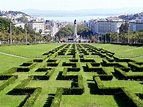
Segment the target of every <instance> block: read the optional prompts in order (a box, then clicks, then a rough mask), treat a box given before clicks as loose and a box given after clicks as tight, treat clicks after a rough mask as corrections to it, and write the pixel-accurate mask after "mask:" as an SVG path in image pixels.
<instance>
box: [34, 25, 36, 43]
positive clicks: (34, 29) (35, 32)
mask: <svg viewBox="0 0 143 107" xmlns="http://www.w3.org/2000/svg"><path fill="white" fill-rule="evenodd" d="M34 31H35V35H34V36H35V39H34V42H35V43H36V27H35V28H34Z"/></svg>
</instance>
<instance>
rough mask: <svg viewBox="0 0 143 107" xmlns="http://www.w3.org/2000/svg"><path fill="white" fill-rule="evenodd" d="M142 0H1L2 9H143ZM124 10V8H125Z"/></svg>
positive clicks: (0, 7)
mask: <svg viewBox="0 0 143 107" xmlns="http://www.w3.org/2000/svg"><path fill="white" fill-rule="evenodd" d="M142 4H143V1H142V0H49V1H47V0H41V1H40V0H10V1H9V0H0V10H6V11H9V10H13V11H21V10H24V9H38V10H64V11H70V10H86V9H127V8H128V9H130V11H131V12H132V11H133V10H134V9H136V11H143V7H142ZM123 11H124V10H123Z"/></svg>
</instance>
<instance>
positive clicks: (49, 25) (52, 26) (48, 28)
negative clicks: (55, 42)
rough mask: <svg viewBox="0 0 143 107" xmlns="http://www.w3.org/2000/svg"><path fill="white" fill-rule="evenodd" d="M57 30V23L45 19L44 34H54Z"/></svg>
mask: <svg viewBox="0 0 143 107" xmlns="http://www.w3.org/2000/svg"><path fill="white" fill-rule="evenodd" d="M58 31H59V24H58V23H56V22H54V21H51V20H46V21H45V31H44V32H45V34H46V35H48V34H49V35H51V36H52V37H54V36H55V34H56V33H57V32H58Z"/></svg>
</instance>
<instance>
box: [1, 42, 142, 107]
mask: <svg viewBox="0 0 143 107" xmlns="http://www.w3.org/2000/svg"><path fill="white" fill-rule="evenodd" d="M41 54H42V53H41ZM42 55H43V57H42V58H35V59H33V60H30V61H28V62H24V63H23V64H21V65H19V67H13V68H11V69H9V70H7V71H5V72H4V73H2V74H0V95H1V97H0V106H1V107H16V106H17V107H69V106H70V107H74V106H75V107H143V62H136V61H134V60H131V59H128V58H119V57H117V56H115V53H113V52H110V51H109V50H106V49H102V48H96V47H94V46H92V45H89V44H63V45H61V46H58V47H57V48H55V49H52V50H51V51H48V52H45V53H43V54H42ZM9 98H11V102H10V100H9ZM110 98H113V99H112V100H110ZM89 99H90V100H89ZM99 99H100V100H99ZM108 100H109V101H108Z"/></svg>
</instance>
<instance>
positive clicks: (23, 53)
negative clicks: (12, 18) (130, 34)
mask: <svg viewBox="0 0 143 107" xmlns="http://www.w3.org/2000/svg"><path fill="white" fill-rule="evenodd" d="M60 45H62V44H58V43H56V44H54V43H49V44H37V45H16V46H1V47H0V52H3V53H8V54H6V55H5V54H0V73H1V72H4V71H5V70H7V69H9V68H11V67H15V66H19V65H20V64H22V63H24V62H26V61H32V59H34V58H41V59H43V62H32V64H35V66H34V67H33V68H31V69H30V70H29V71H28V72H17V71H15V73H13V74H12V75H18V78H17V79H16V80H15V81H14V82H13V83H12V84H10V85H9V86H7V87H6V88H4V90H0V96H1V97H0V106H2V107H15V106H19V104H20V103H21V102H22V101H23V100H24V98H25V97H26V96H25V95H9V94H7V93H8V92H10V91H11V90H13V89H14V88H15V87H16V86H17V85H20V84H21V82H22V81H23V80H25V79H27V78H28V77H29V76H31V75H36V76H41V75H42V76H45V75H46V74H47V73H49V72H48V71H46V72H43V71H42V72H36V70H37V69H38V68H55V70H54V72H53V74H52V75H51V76H50V79H49V80H40V79H35V80H34V79H33V80H31V81H29V83H27V84H26V86H25V87H26V88H27V87H30V88H33V87H34V88H35V87H41V88H42V91H41V93H40V94H39V96H38V97H37V99H36V100H35V102H34V105H33V107H50V106H47V105H46V103H48V101H49V100H50V98H49V95H51V94H55V92H56V90H57V88H59V87H60V88H70V87H71V85H72V82H73V81H74V80H66V79H57V78H58V76H59V75H60V72H61V71H63V69H64V68H72V66H63V65H62V64H63V63H64V62H70V60H69V59H72V57H73V56H72V55H67V54H68V52H71V51H70V49H71V50H72V49H73V48H72V44H70V46H69V47H68V48H67V50H66V53H65V55H58V52H55V53H56V54H54V53H53V54H50V56H47V57H45V56H46V55H45V56H44V57H42V54H43V53H46V52H48V51H50V50H52V49H54V48H56V47H58V46H60ZM91 45H93V46H95V47H97V48H103V49H105V50H109V51H111V52H115V55H116V56H118V57H123V58H132V59H134V60H136V61H143V58H142V55H143V47H132V46H119V45H111V44H91ZM66 46H67V44H66ZM81 47H82V49H83V50H84V51H87V48H85V47H83V46H82V45H81ZM76 48H77V45H76ZM63 49H66V48H63ZM79 49H80V48H79ZM76 52H77V54H78V55H79V52H81V51H79V50H78V49H76ZM87 52H89V51H87ZM89 53H90V54H91V52H89ZM11 55H12V56H11ZM13 55H16V56H13ZM139 57H140V58H139ZM49 58H50V59H51V58H55V59H57V60H59V63H58V65H57V66H55V67H53V66H52V67H51V66H48V65H47V60H48V59H49ZM85 58H86V59H93V58H94V59H95V61H96V62H98V63H101V62H102V57H100V56H99V55H95V56H94V55H85ZM75 63H76V64H79V66H78V67H79V68H80V71H78V72H75V71H72V72H69V71H68V72H67V73H66V75H82V77H83V80H82V82H83V83H82V85H83V86H84V92H83V94H81V95H62V99H61V102H60V105H59V106H58V107H127V105H128V104H126V103H127V102H126V101H124V100H122V99H120V97H119V96H116V95H108V94H100V93H98V91H99V90H97V87H96V85H95V81H94V80H93V75H96V76H99V75H100V73H99V74H98V71H97V72H93V71H90V72H86V71H84V67H85V66H86V64H87V62H82V61H81V60H80V59H78V62H75ZM123 63H125V64H126V65H127V63H126V62H123ZM100 67H104V69H106V70H107V72H108V73H110V74H112V72H114V68H113V66H102V65H100ZM107 72H106V73H107ZM106 73H105V75H106ZM114 73H115V72H114ZM128 73H130V74H131V75H135V74H140V72H132V71H130V72H128ZM128 73H127V74H128ZM112 76H113V79H112V80H111V81H110V80H101V82H102V84H103V85H104V87H106V88H114V87H124V88H129V89H130V90H131V92H132V93H143V92H142V91H143V90H142V89H143V85H142V81H136V80H118V78H117V77H116V76H115V75H113V74H112ZM59 78H60V76H59ZM5 81H6V80H1V81H0V86H1V85H2V84H3V83H4V82H5ZM74 82H75V81H74ZM25 87H24V88H25ZM95 87H96V88H95ZM142 102H143V101H142Z"/></svg>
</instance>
